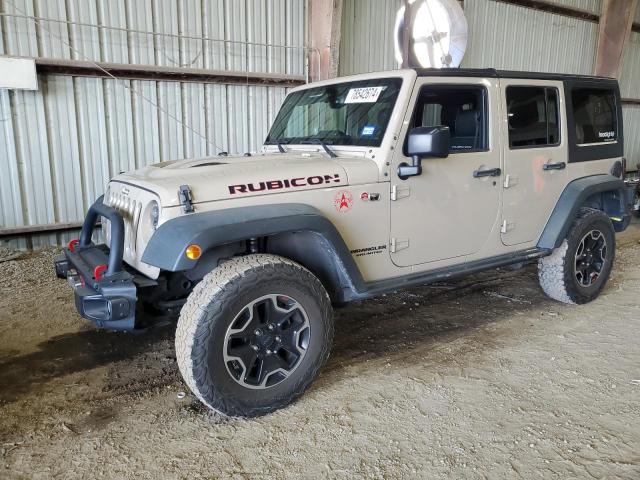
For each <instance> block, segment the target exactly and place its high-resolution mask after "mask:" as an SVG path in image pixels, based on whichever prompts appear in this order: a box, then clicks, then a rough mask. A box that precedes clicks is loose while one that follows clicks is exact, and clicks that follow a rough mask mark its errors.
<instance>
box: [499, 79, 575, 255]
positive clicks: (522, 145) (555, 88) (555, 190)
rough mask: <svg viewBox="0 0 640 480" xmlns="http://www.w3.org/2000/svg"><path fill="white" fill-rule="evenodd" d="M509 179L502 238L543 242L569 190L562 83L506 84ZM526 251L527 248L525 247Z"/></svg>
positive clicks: (507, 242)
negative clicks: (552, 213) (554, 211)
mask: <svg viewBox="0 0 640 480" xmlns="http://www.w3.org/2000/svg"><path fill="white" fill-rule="evenodd" d="M500 85H501V91H502V102H503V105H504V107H505V111H506V115H507V117H506V121H505V125H506V128H504V129H503V132H502V135H503V139H502V145H503V157H504V179H503V189H504V191H503V195H502V224H501V238H502V242H503V243H504V244H505V245H518V244H526V243H531V242H535V241H537V240H538V237H539V236H540V234H541V232H542V230H543V229H544V226H545V225H546V223H547V220H548V219H549V216H550V215H551V212H552V211H553V209H554V207H555V205H556V202H557V200H558V198H559V197H560V194H561V193H562V191H563V189H564V187H565V186H566V184H567V161H568V159H567V142H566V137H567V134H566V124H567V121H566V115H565V112H564V110H565V109H564V108H563V106H564V104H565V103H564V89H563V84H562V82H553V81H542V80H520V79H517V80H516V79H502V80H501V81H500ZM524 246H525V245H523V247H524Z"/></svg>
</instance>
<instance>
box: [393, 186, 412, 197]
mask: <svg viewBox="0 0 640 480" xmlns="http://www.w3.org/2000/svg"><path fill="white" fill-rule="evenodd" d="M409 195H411V188H409V187H408V186H405V185H394V186H392V187H391V200H400V199H401V198H407V197H408V196H409Z"/></svg>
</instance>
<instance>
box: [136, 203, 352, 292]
mask: <svg viewBox="0 0 640 480" xmlns="http://www.w3.org/2000/svg"><path fill="white" fill-rule="evenodd" d="M291 232H313V233H315V234H318V235H320V236H321V237H322V238H323V240H324V241H326V242H327V244H328V246H329V247H330V248H331V250H332V256H334V257H335V260H336V266H337V267H338V268H341V269H342V270H343V273H344V274H346V278H348V279H349V280H350V282H351V283H352V285H351V287H352V288H353V289H354V290H356V291H360V290H362V289H363V286H364V281H363V279H362V275H361V273H360V270H359V269H358V267H357V265H356V263H355V261H354V260H353V257H352V255H351V252H350V251H349V249H348V247H347V245H346V244H345V242H344V240H343V238H342V236H341V235H340V233H339V232H338V230H337V229H336V227H335V226H334V225H333V223H332V222H331V221H330V220H328V219H327V218H326V217H325V216H324V215H323V214H322V213H321V212H320V211H319V210H318V209H316V208H314V207H311V206H309V205H305V204H298V203H294V204H273V205H259V206H252V207H238V208H228V209H222V210H213V211H208V212H202V213H193V214H190V215H184V216H181V217H178V218H174V219H171V220H169V221H167V222H165V223H163V224H162V225H160V227H159V228H158V230H157V231H156V232H155V233H154V234H153V236H152V237H151V239H150V240H149V243H148V244H147V247H146V248H145V250H144V253H143V255H142V261H143V262H144V263H147V264H149V265H153V266H155V267H159V268H160V269H162V270H167V271H170V272H177V271H184V270H189V269H191V268H194V267H195V266H196V264H197V263H198V261H197V260H190V259H189V258H187V257H186V256H185V254H184V253H185V250H186V248H187V247H188V246H189V245H191V244H197V245H199V246H200V247H201V248H202V250H203V252H206V251H207V250H209V249H212V248H215V247H217V246H220V245H225V244H229V243H234V242H238V241H242V240H246V239H249V238H252V237H265V236H271V235H276V234H280V233H291Z"/></svg>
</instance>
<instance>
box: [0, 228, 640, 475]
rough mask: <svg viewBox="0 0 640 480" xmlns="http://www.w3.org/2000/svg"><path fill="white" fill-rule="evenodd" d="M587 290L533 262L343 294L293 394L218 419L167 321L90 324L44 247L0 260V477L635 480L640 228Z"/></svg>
mask: <svg viewBox="0 0 640 480" xmlns="http://www.w3.org/2000/svg"><path fill="white" fill-rule="evenodd" d="M618 240H619V250H618V259H617V262H616V266H615V272H614V274H613V276H612V278H611V280H610V281H609V284H608V287H607V288H606V290H605V292H604V293H603V295H602V296H601V297H600V298H599V299H598V300H597V301H595V302H593V303H592V304H589V305H583V306H571V307H570V306H565V305H562V304H559V303H556V302H553V301H551V300H549V299H547V298H546V297H545V296H544V295H543V294H542V292H541V290H540V289H539V287H538V283H537V278H536V272H535V268H534V267H526V268H524V269H521V270H518V271H513V270H510V269H502V270H493V271H490V272H486V273H483V274H480V275H475V276H473V277H468V278H465V279H462V280H459V281H456V282H452V283H447V284H439V285H435V286H429V287H421V288H416V289H413V290H411V291H404V292H398V293H396V294H389V295H387V296H383V297H380V298H377V299H373V300H369V301H366V302H362V303H358V304H355V305H351V306H349V307H347V308H345V309H342V310H339V311H338V312H337V313H336V342H335V345H334V348H333V353H332V356H331V359H330V362H329V365H328V367H327V368H325V370H324V371H323V373H322V375H321V376H320V378H319V380H318V381H317V382H316V383H315V384H314V385H313V386H312V388H311V389H310V390H309V391H308V392H307V393H306V394H305V395H304V396H303V397H302V398H301V399H300V400H299V401H298V402H297V403H295V404H294V405H292V406H291V407H289V408H286V409H284V410H281V411H279V412H277V413H275V414H272V415H268V416H266V417H261V418H259V419H256V420H237V419H232V420H229V419H223V418H220V417H218V416H216V415H214V414H212V413H210V412H208V411H206V410H205V409H203V408H202V407H201V406H200V404H199V403H198V402H197V401H196V400H195V399H194V397H193V396H192V395H190V394H189V392H186V393H187V394H186V396H184V397H183V398H181V397H182V393H181V392H185V391H186V387H185V385H184V384H183V382H182V380H181V377H180V374H179V372H178V368H177V366H176V363H175V357H174V351H173V330H174V328H173V327H172V326H165V327H162V328H157V329H154V330H152V331H148V332H145V333H142V334H135V335H134V334H127V333H113V332H106V331H99V330H96V329H94V328H93V327H92V326H90V325H89V324H87V323H86V322H84V321H83V320H82V319H81V318H80V317H79V316H78V315H77V314H76V313H75V310H74V306H73V303H72V297H71V291H70V289H69V288H68V287H67V285H66V283H65V282H64V281H63V280H57V279H55V278H54V275H53V270H52V264H51V263H52V259H53V255H54V252H53V251H45V252H41V253H38V254H30V255H26V256H24V257H22V258H14V259H8V257H7V255H6V254H5V255H4V257H2V256H0V478H3V479H5V478H7V479H14V478H60V479H75V478H78V479H85V478H119V479H137V480H138V479H159V478H229V477H231V478H269V479H280V478H301V477H308V478H362V477H367V478H385V479H387V478H389V479H391V478H430V479H431V478H456V479H475V478H491V479H494V478H496V479H500V478H509V479H511V478H527V479H529V478H562V479H570V478H587V479H590V478H596V479H599V478H628V479H638V478H640V302H639V301H638V292H639V291H640V266H639V265H638V263H639V259H640V244H639V240H640V227H638V226H633V227H632V229H631V230H629V231H627V232H625V234H623V235H622V236H621V237H619V239H618Z"/></svg>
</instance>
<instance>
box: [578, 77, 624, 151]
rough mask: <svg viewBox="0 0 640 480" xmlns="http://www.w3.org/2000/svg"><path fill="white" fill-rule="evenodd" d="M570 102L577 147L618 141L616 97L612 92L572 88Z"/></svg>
mask: <svg viewBox="0 0 640 480" xmlns="http://www.w3.org/2000/svg"><path fill="white" fill-rule="evenodd" d="M571 100H572V101H573V118H574V121H575V124H576V143H577V144H578V145H588V144H594V143H596V144H597V143H606V142H615V141H616V140H617V139H618V128H617V127H618V126H617V125H616V121H617V113H616V96H615V94H614V92H613V91H611V90H607V89H598V88H574V89H573V90H572V92H571Z"/></svg>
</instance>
